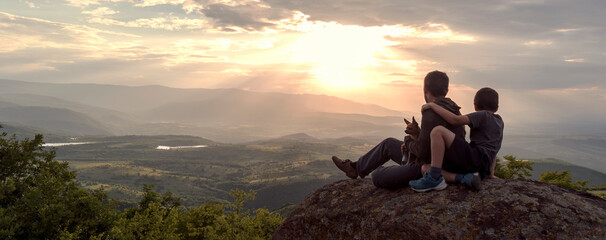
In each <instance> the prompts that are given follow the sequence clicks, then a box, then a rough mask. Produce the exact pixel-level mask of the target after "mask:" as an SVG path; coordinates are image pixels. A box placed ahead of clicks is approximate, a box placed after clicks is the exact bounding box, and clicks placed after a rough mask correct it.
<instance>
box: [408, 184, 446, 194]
mask: <svg viewBox="0 0 606 240" xmlns="http://www.w3.org/2000/svg"><path fill="white" fill-rule="evenodd" d="M446 187H448V184H446V181H442V182H441V183H440V184H438V186H435V187H432V188H425V189H416V188H413V187H411V188H412V190H415V191H416V192H427V191H431V190H436V191H442V190H444V189H445V188H446Z"/></svg>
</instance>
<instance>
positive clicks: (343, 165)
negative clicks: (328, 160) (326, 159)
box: [332, 156, 358, 179]
mask: <svg viewBox="0 0 606 240" xmlns="http://www.w3.org/2000/svg"><path fill="white" fill-rule="evenodd" d="M332 162H334V163H335V165H337V167H338V168H339V169H341V171H343V172H344V173H345V175H347V177H349V178H351V179H356V178H358V171H356V169H355V168H353V167H352V166H351V164H350V163H351V160H349V159H346V160H341V159H340V158H338V157H336V156H332Z"/></svg>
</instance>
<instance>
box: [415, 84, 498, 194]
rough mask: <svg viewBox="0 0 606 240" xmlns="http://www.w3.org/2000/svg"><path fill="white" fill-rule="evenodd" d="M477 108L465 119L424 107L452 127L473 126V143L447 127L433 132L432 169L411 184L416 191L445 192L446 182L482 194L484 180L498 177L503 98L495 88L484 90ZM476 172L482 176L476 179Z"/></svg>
mask: <svg viewBox="0 0 606 240" xmlns="http://www.w3.org/2000/svg"><path fill="white" fill-rule="evenodd" d="M473 105H474V107H475V110H476V111H475V112H473V113H470V114H467V115H463V116H461V115H455V114H453V113H452V112H450V111H448V110H446V109H444V108H442V107H441V106H439V105H437V104H435V103H427V104H425V105H423V107H422V111H429V110H432V111H433V112H435V113H437V114H438V115H440V116H441V117H442V118H444V119H445V120H446V121H447V122H449V123H450V124H453V125H461V126H462V125H469V127H470V128H471V132H470V133H469V137H470V140H471V142H470V143H467V142H466V141H465V138H462V137H459V136H457V135H455V134H454V133H453V132H452V131H450V130H449V129H446V128H445V127H442V126H437V127H435V128H433V129H432V130H431V134H430V139H431V140H430V142H431V168H430V169H429V171H426V172H425V171H424V172H425V175H423V177H422V178H420V179H418V180H413V181H410V183H409V185H410V187H411V188H412V189H413V190H415V191H417V192H426V191H430V190H442V189H444V188H446V186H447V184H446V181H449V182H457V183H461V184H464V185H466V186H468V187H471V188H474V189H476V190H480V185H481V184H480V183H481V182H480V181H481V179H480V178H484V177H485V176H489V175H492V174H493V173H494V164H495V161H494V159H495V158H496V156H497V152H499V149H500V148H501V142H502V141H503V119H501V116H499V115H498V114H495V112H496V111H497V110H498V109H499V94H498V93H497V91H495V90H494V89H492V88H482V89H480V90H479V91H478V92H477V93H476V95H475V97H474V100H473ZM428 167H429V166H427V165H425V166H423V169H427V168H428ZM442 168H444V169H445V170H446V171H443V170H442ZM453 172H454V173H453ZM476 172H477V173H479V175H480V176H478V175H475V174H474V173H476ZM442 176H444V177H442Z"/></svg>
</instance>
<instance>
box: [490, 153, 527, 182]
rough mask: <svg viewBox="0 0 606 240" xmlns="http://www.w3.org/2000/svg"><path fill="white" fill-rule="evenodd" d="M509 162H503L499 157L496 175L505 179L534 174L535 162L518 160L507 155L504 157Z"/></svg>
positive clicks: (495, 170) (495, 169)
mask: <svg viewBox="0 0 606 240" xmlns="http://www.w3.org/2000/svg"><path fill="white" fill-rule="evenodd" d="M503 158H504V159H505V160H506V161H507V164H505V165H503V164H501V159H500V158H498V157H497V159H496V161H497V162H496V165H495V168H494V175H495V176H497V177H499V178H503V179H514V178H526V177H530V176H532V174H530V171H532V165H533V164H534V163H532V162H529V161H527V160H518V159H516V157H514V156H511V155H507V156H504V157H503Z"/></svg>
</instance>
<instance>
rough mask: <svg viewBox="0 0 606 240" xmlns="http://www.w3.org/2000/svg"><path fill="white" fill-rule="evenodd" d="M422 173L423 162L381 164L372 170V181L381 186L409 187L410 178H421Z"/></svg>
mask: <svg viewBox="0 0 606 240" xmlns="http://www.w3.org/2000/svg"><path fill="white" fill-rule="evenodd" d="M420 177H422V175H421V163H411V164H408V165H396V166H388V167H383V166H379V167H378V168H377V169H375V170H374V171H373V172H372V182H373V183H374V184H375V186H377V187H380V188H402V187H407V186H408V182H410V180H414V179H419V178H420Z"/></svg>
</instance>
